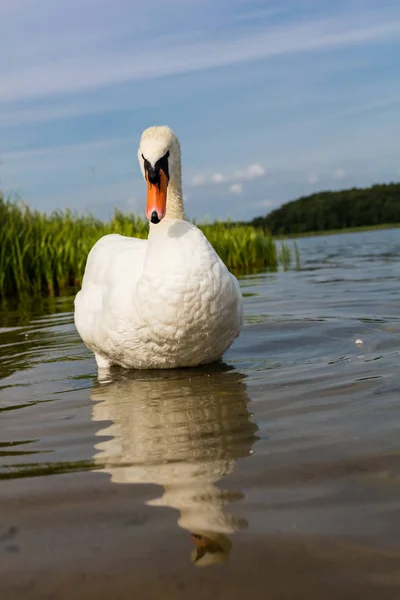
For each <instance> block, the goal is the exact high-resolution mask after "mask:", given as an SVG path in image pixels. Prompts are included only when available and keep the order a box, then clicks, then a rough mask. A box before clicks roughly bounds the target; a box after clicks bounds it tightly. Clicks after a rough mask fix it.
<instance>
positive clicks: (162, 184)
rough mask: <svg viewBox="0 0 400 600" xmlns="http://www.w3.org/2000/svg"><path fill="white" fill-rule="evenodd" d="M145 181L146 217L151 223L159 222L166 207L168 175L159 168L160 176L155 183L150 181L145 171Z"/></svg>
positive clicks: (163, 215)
mask: <svg viewBox="0 0 400 600" xmlns="http://www.w3.org/2000/svg"><path fill="white" fill-rule="evenodd" d="M157 179H158V178H157ZM146 181H147V205H146V217H147V218H148V219H149V221H151V223H159V222H160V221H161V219H163V218H164V217H165V211H166V209H167V187H168V177H167V175H166V174H165V173H164V171H163V170H162V169H160V177H159V179H158V181H157V183H151V181H150V180H149V174H148V172H147V171H146Z"/></svg>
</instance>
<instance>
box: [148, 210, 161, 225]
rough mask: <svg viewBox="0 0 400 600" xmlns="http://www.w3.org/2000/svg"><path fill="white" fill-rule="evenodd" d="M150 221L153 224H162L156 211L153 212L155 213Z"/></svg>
mask: <svg viewBox="0 0 400 600" xmlns="http://www.w3.org/2000/svg"><path fill="white" fill-rule="evenodd" d="M150 221H151V222H152V223H159V222H160V219H159V218H158V214H157V211H156V210H153V212H152V213H151V217H150Z"/></svg>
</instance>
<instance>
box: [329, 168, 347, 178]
mask: <svg viewBox="0 0 400 600" xmlns="http://www.w3.org/2000/svg"><path fill="white" fill-rule="evenodd" d="M346 175H347V173H346V171H345V170H344V169H336V171H335V172H334V173H333V175H332V177H333V179H344V178H345V177H346Z"/></svg>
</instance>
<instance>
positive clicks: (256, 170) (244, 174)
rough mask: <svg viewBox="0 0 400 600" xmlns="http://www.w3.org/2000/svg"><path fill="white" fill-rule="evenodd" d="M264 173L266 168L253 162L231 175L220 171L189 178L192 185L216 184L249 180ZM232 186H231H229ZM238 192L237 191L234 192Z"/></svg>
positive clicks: (262, 175)
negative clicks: (208, 175) (207, 175)
mask: <svg viewBox="0 0 400 600" xmlns="http://www.w3.org/2000/svg"><path fill="white" fill-rule="evenodd" d="M265 175H266V170H265V169H264V167H263V166H262V165H260V164H259V163H253V164H251V165H248V166H247V167H245V168H244V169H242V170H239V171H236V172H235V173H233V174H231V175H223V174H222V173H219V172H218V173H214V174H213V175H211V177H206V176H205V175H200V174H199V175H195V176H194V177H193V178H192V180H191V185H192V186H197V185H207V184H216V185H219V184H220V183H224V182H228V183H234V182H238V183H240V182H242V181H250V180H251V179H255V178H257V177H264V176H265ZM231 187H233V186H231ZM236 193H238V192H236Z"/></svg>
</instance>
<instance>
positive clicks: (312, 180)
mask: <svg viewBox="0 0 400 600" xmlns="http://www.w3.org/2000/svg"><path fill="white" fill-rule="evenodd" d="M307 181H308V183H317V181H319V177H318V175H315V174H312V175H309V176H308V179H307Z"/></svg>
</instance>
